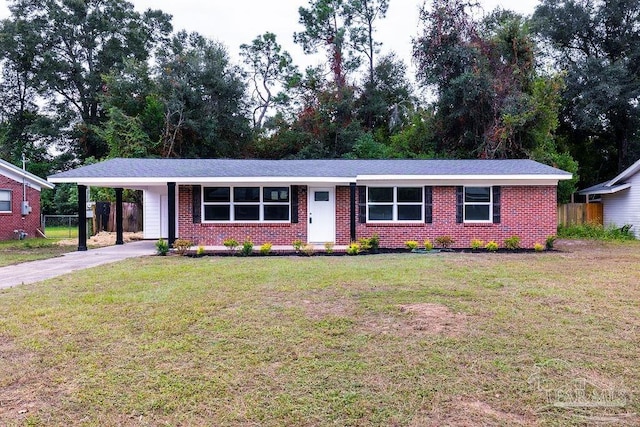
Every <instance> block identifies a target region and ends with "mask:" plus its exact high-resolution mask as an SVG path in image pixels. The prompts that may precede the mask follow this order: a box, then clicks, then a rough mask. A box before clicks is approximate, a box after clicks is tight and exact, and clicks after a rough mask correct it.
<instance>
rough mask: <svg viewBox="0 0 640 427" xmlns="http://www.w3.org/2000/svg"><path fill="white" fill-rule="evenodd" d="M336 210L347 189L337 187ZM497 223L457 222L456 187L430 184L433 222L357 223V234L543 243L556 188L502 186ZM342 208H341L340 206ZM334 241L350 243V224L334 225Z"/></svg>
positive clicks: (393, 242) (387, 241) (550, 229)
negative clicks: (498, 222) (512, 239)
mask: <svg viewBox="0 0 640 427" xmlns="http://www.w3.org/2000/svg"><path fill="white" fill-rule="evenodd" d="M337 191H338V196H337V199H338V203H339V204H338V209H340V207H342V206H347V209H348V206H349V205H348V203H347V202H348V200H349V188H346V187H338V189H337ZM345 201H346V202H345ZM500 203H501V207H500V216H501V223H500V224H457V223H456V188H455V187H433V223H431V224H405V225H401V224H378V225H376V224H360V223H358V224H357V226H356V234H357V237H358V238H360V237H371V236H372V235H373V234H375V233H377V234H378V235H379V236H380V247H383V248H402V247H404V242H406V241H407V240H417V241H418V242H419V243H420V244H422V242H423V241H424V240H426V239H430V240H431V241H432V242H433V241H434V239H435V238H436V237H439V236H444V235H448V236H451V237H452V238H453V240H454V241H455V243H454V245H453V247H456V248H468V247H469V244H470V242H471V239H480V240H484V241H485V242H487V241H489V240H495V241H496V242H497V243H498V244H499V245H500V246H501V247H502V246H503V242H504V240H505V239H506V238H508V237H511V236H514V235H517V236H519V237H520V245H521V246H522V247H523V248H531V247H533V245H534V243H536V242H539V243H542V244H544V242H545V240H546V238H547V236H550V235H554V234H556V226H557V219H556V215H557V210H556V187H555V186H544V187H509V186H503V187H502V189H501V198H500ZM343 209H344V208H343ZM336 226H337V229H338V233H337V242H336V243H337V244H339V245H345V244H348V243H349V223H348V222H346V223H342V222H341V223H338V224H336Z"/></svg>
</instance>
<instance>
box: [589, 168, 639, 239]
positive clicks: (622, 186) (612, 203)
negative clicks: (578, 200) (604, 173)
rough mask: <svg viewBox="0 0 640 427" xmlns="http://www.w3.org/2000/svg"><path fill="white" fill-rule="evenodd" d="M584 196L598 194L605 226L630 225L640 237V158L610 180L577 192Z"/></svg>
mask: <svg viewBox="0 0 640 427" xmlns="http://www.w3.org/2000/svg"><path fill="white" fill-rule="evenodd" d="M578 193H579V194H582V195H584V196H587V198H588V197H590V196H596V195H598V196H600V198H601V200H602V208H603V213H604V224H605V226H615V227H622V226H624V225H631V226H632V227H631V231H633V233H634V234H635V236H636V238H638V239H640V160H638V161H637V162H635V163H634V164H632V165H631V166H629V167H628V168H627V169H625V170H624V171H623V172H622V173H621V174H619V175H618V176H616V177H615V178H613V179H612V180H610V181H607V182H603V183H601V184H597V185H594V186H592V187H589V188H585V189H584V190H581V191H579V192H578Z"/></svg>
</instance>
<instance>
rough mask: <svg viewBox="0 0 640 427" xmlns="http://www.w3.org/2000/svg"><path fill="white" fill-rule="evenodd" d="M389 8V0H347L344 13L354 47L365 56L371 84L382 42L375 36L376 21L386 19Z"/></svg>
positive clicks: (350, 40)
mask: <svg viewBox="0 0 640 427" xmlns="http://www.w3.org/2000/svg"><path fill="white" fill-rule="evenodd" d="M388 9H389V0H346V3H345V5H344V14H345V16H346V21H347V24H348V26H347V30H348V32H349V42H350V44H351V46H352V48H353V49H354V50H355V51H356V52H359V53H361V54H362V55H364V56H365V58H366V62H367V75H368V80H369V84H373V82H374V80H375V64H376V60H375V55H377V54H378V53H379V48H380V46H381V43H380V42H378V41H376V40H375V38H374V33H375V23H376V21H377V20H378V19H384V18H385V17H386V15H387V10H388Z"/></svg>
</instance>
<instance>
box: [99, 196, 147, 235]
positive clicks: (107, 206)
mask: <svg viewBox="0 0 640 427" xmlns="http://www.w3.org/2000/svg"><path fill="white" fill-rule="evenodd" d="M93 230H94V233H99V232H100V231H110V232H115V231H116V204H115V203H109V202H96V204H95V205H94V206H93ZM122 230H123V231H125V232H132V233H136V232H138V231H142V209H140V208H139V206H138V205H136V204H135V203H123V204H122Z"/></svg>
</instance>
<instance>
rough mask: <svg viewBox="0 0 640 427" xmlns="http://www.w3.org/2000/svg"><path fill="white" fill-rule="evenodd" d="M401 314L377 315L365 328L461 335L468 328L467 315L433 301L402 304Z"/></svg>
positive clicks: (404, 333)
mask: <svg viewBox="0 0 640 427" xmlns="http://www.w3.org/2000/svg"><path fill="white" fill-rule="evenodd" d="M398 307H399V309H400V316H394V317H390V316H389V317H376V318H374V319H370V320H369V321H367V322H366V324H365V329H367V330H369V331H372V332H378V333H381V334H397V335H401V336H407V335H413V334H426V335H444V336H459V335H461V334H463V333H464V332H465V331H466V330H467V323H468V322H467V315H466V314H464V313H454V312H453V311H451V310H450V309H449V308H448V307H446V306H444V305H441V304H433V303H415V304H401V305H399V306H398Z"/></svg>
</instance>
